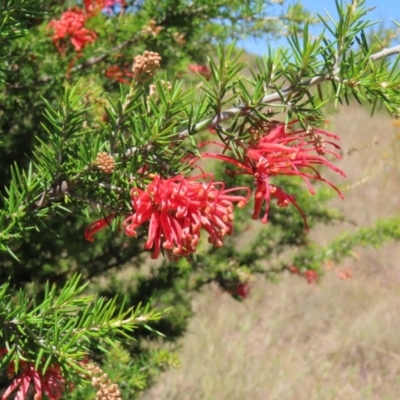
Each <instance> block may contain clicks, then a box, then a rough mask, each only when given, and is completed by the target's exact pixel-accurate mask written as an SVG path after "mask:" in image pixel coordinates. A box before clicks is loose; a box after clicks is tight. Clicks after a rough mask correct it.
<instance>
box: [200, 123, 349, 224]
mask: <svg viewBox="0 0 400 400" xmlns="http://www.w3.org/2000/svg"><path fill="white" fill-rule="evenodd" d="M296 122H298V121H292V122H291V123H289V125H288V126H287V125H286V124H284V123H283V122H282V123H281V122H279V123H274V124H271V128H270V129H267V130H266V131H265V132H263V133H262V135H260V137H257V138H256V140H252V141H250V145H249V146H248V147H247V148H246V149H245V154H244V156H243V158H242V159H236V158H233V157H230V156H227V155H225V154H216V153H207V152H206V153H203V154H202V157H210V158H216V159H219V160H222V161H226V162H228V163H230V164H233V165H235V166H236V167H238V168H239V170H238V171H230V170H228V171H226V172H227V173H228V174H231V175H234V174H249V175H253V176H254V181H255V185H256V190H255V195H254V197H255V204H254V212H253V216H252V217H253V219H258V218H259V215H260V213H261V208H262V206H263V203H264V202H265V204H266V207H265V212H264V216H263V218H262V222H263V223H266V222H267V220H268V212H269V208H270V199H271V197H272V198H276V199H277V204H278V206H279V207H287V206H289V205H290V204H293V205H294V206H295V207H296V208H297V209H298V210H299V212H300V214H301V215H302V217H303V220H304V224H305V227H306V229H307V230H308V227H307V221H306V218H305V215H304V213H303V211H302V210H301V208H300V207H299V206H298V204H297V202H296V199H295V197H294V196H293V195H290V194H288V193H286V192H285V191H283V190H282V189H281V188H279V187H277V186H275V185H273V184H271V182H270V178H271V177H274V176H277V175H288V176H300V177H301V178H303V179H304V181H305V182H306V184H307V186H308V188H309V190H310V193H311V194H315V192H314V189H313V187H312V185H311V182H310V179H315V180H319V181H322V182H325V183H327V184H328V185H330V186H331V187H332V188H334V189H335V190H336V191H337V192H338V194H339V196H340V197H342V198H343V195H342V193H341V192H340V190H339V189H338V188H337V187H336V186H334V185H333V184H332V183H331V182H329V181H327V180H326V179H324V178H322V176H321V175H320V173H319V172H318V171H317V169H316V167H318V166H320V165H322V166H327V167H329V168H330V169H331V170H333V171H335V172H337V173H339V174H341V175H342V176H346V175H345V173H344V172H343V171H341V170H340V169H339V168H337V167H336V166H335V165H333V164H332V163H331V162H330V161H328V160H327V159H326V158H325V157H324V155H325V154H331V155H333V156H334V157H335V158H337V159H340V158H341V156H340V155H339V154H337V153H336V152H335V151H333V150H329V149H326V147H325V146H326V144H328V145H331V146H332V147H333V148H334V149H340V147H339V146H337V145H336V144H335V143H333V142H332V141H329V140H328V141H325V140H324V139H323V138H324V137H326V138H329V139H330V138H332V139H340V138H339V137H338V136H336V135H333V134H331V133H329V132H326V131H324V130H321V129H316V128H309V129H308V130H304V129H299V130H292V129H291V127H292V125H293V124H295V123H296ZM207 143H209V142H204V143H203V144H201V145H200V146H203V145H205V144H207ZM214 144H217V145H219V146H221V147H223V148H224V150H231V149H230V148H229V147H228V146H225V145H223V144H221V143H214Z"/></svg>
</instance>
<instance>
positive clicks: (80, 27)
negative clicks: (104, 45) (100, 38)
mask: <svg viewBox="0 0 400 400" xmlns="http://www.w3.org/2000/svg"><path fill="white" fill-rule="evenodd" d="M88 17H89V15H88V14H85V13H84V12H83V10H80V9H79V8H72V9H70V10H68V11H65V12H64V13H62V15H61V18H60V19H59V20H54V19H53V20H51V21H50V22H49V24H48V26H47V28H48V29H53V31H54V34H53V38H52V40H53V43H54V44H55V46H56V47H57V49H58V51H59V52H60V53H61V52H63V51H64V47H63V44H62V41H64V39H66V38H67V37H69V39H70V41H71V44H72V46H74V49H75V51H81V50H83V48H84V47H85V46H86V44H87V43H92V42H94V41H95V40H96V38H97V34H96V32H94V31H91V30H89V29H87V28H85V27H84V25H85V22H86V20H87V18H88Z"/></svg>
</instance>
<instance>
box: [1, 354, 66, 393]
mask: <svg viewBox="0 0 400 400" xmlns="http://www.w3.org/2000/svg"><path fill="white" fill-rule="evenodd" d="M0 354H7V350H6V349H1V350H0ZM16 373H18V376H15V374H16ZM7 377H8V378H9V379H13V381H12V383H11V384H10V386H9V387H8V388H7V389H6V391H5V392H4V393H3V395H2V396H1V400H6V399H8V398H9V397H10V396H11V395H12V394H13V393H14V391H16V390H17V389H18V391H17V393H16V394H15V397H14V399H15V400H24V399H25V398H26V397H27V393H28V389H29V386H30V385H31V383H32V384H33V388H34V391H35V395H34V397H33V398H34V400H41V399H42V396H43V393H44V394H46V396H47V397H48V398H49V400H59V399H61V398H62V396H63V394H64V392H65V389H66V383H65V379H64V378H63V376H62V375H61V368H60V366H59V365H52V366H49V367H48V368H47V370H46V372H45V373H44V374H42V373H41V372H40V371H37V370H36V369H35V365H34V363H30V362H26V361H22V360H21V361H20V362H19V366H18V371H16V370H15V364H14V362H11V363H10V364H9V366H8V368H7Z"/></svg>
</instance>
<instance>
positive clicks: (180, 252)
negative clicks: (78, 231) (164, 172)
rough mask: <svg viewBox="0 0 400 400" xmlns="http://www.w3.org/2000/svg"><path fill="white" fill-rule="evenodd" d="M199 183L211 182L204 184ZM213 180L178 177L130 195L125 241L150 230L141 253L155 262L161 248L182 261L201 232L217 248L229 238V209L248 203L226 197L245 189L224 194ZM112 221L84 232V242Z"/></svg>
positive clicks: (241, 197)
mask: <svg viewBox="0 0 400 400" xmlns="http://www.w3.org/2000/svg"><path fill="white" fill-rule="evenodd" d="M197 178H209V179H210V181H209V182H207V183H202V182H198V181H197V180H196V179H197ZM211 178H212V176H211V175H206V174H203V175H201V176H199V177H191V178H185V177H183V176H181V175H178V176H175V177H173V178H169V179H162V178H161V177H160V176H158V175H157V176H156V177H155V178H154V179H153V181H152V182H151V183H149V184H148V185H147V187H146V189H139V188H133V189H132V190H131V198H132V207H133V209H134V212H133V213H132V214H131V215H129V216H128V217H127V218H126V219H125V221H124V223H123V227H124V230H125V233H126V234H127V235H128V236H134V237H136V231H137V229H138V228H139V227H141V226H143V225H145V224H147V223H148V224H149V230H148V235H147V241H146V244H145V248H146V249H149V250H153V254H152V258H154V259H155V258H158V256H159V255H160V252H161V248H163V249H165V250H167V251H168V253H169V254H170V255H171V256H172V257H174V256H186V255H188V254H191V253H194V252H195V251H196V246H197V244H198V242H199V239H200V231H201V229H204V230H205V231H207V233H208V235H209V238H208V241H209V243H212V244H213V245H214V246H217V247H221V246H222V245H223V237H224V236H225V235H231V234H232V232H233V223H232V221H233V208H234V206H233V203H237V205H238V207H243V206H244V205H245V204H246V202H247V200H248V196H247V197H243V196H235V195H230V194H229V193H230V192H233V191H237V190H241V189H243V190H245V191H247V192H248V194H249V190H248V189H247V188H234V189H228V190H225V189H224V184H223V183H222V182H213V181H212V179H211ZM113 218H114V216H109V217H107V218H104V219H102V220H100V221H96V222H94V223H93V224H91V225H89V227H88V228H87V229H86V231H85V237H86V239H87V240H89V241H93V235H94V234H95V233H96V232H98V231H99V230H101V229H103V228H104V227H105V226H107V224H109V222H110V221H111V220H112V219H113Z"/></svg>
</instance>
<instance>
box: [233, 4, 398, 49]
mask: <svg viewBox="0 0 400 400" xmlns="http://www.w3.org/2000/svg"><path fill="white" fill-rule="evenodd" d="M291 2H293V1H292V0H286V2H285V3H287V4H290V3H291ZM348 2H349V0H348ZM302 3H303V5H304V6H305V7H306V8H307V9H308V10H309V11H311V12H313V13H319V14H323V15H325V11H328V12H329V14H330V15H331V16H332V17H334V18H335V17H336V15H337V11H336V5H335V0H302ZM365 6H366V7H367V8H371V7H375V6H376V9H375V10H373V11H371V12H370V13H369V14H368V16H369V19H371V20H372V21H378V20H380V21H383V22H384V24H385V26H387V27H395V25H394V24H393V23H392V22H391V20H390V19H391V18H393V19H394V20H396V21H398V22H399V21H400V0H366V2H365ZM315 29H316V31H318V28H315ZM264 43H265V40H262V39H258V40H254V39H247V40H244V41H240V42H239V45H240V47H243V48H245V49H246V50H247V51H248V52H250V53H254V54H259V55H261V54H263V53H264V49H265V47H264ZM278 44H279V45H285V41H284V40H280V41H279V42H278Z"/></svg>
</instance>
